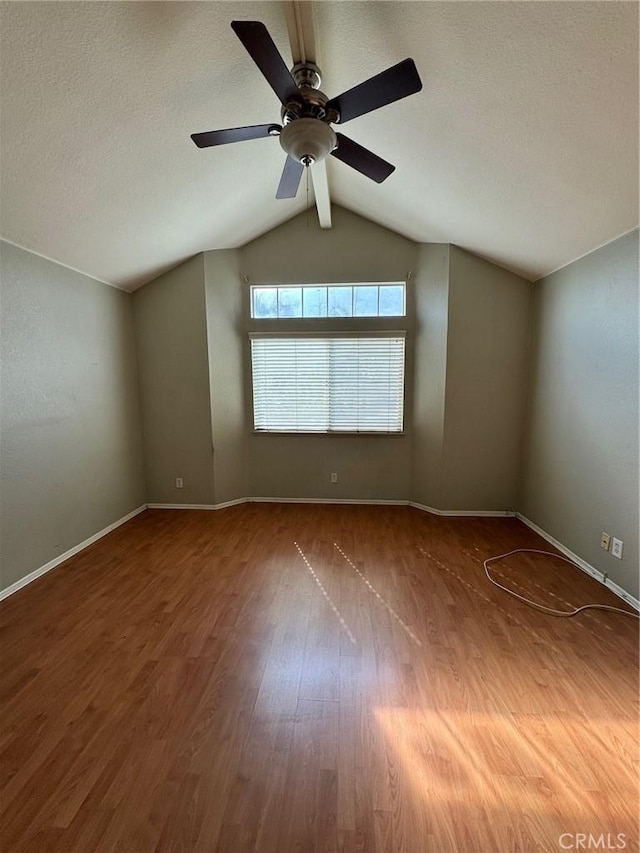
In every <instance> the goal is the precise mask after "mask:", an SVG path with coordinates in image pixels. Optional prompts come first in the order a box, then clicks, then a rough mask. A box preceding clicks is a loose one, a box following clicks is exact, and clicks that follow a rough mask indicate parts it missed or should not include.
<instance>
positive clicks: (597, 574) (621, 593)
mask: <svg viewBox="0 0 640 853" xmlns="http://www.w3.org/2000/svg"><path fill="white" fill-rule="evenodd" d="M516 518H517V519H518V520H519V521H521V522H522V523H523V524H526V525H527V527H530V528H531V530H533V531H534V532H535V533H537V534H538V536H541V537H542V538H543V539H546V541H547V542H548V543H549V544H550V545H553V547H554V548H557V550H558V551H560V553H561V554H564V556H565V557H568V558H569V559H570V560H571V562H572V563H575V564H576V566H577V567H578V568H579V569H582V571H583V572H586V573H587V574H588V575H590V576H591V577H592V578H595V579H596V580H597V581H598V583H601V584H602V585H603V586H606V587H607V589H610V590H611V592H613V593H614V594H615V595H617V596H618V598H621V599H622V600H623V601H626V603H627V604H630V605H631V607H633V608H634V609H635V610H639V611H640V601H638V599H637V598H634V597H633V596H632V595H631V594H630V593H628V592H627V591H626V589H623V588H622V587H621V586H618V584H617V583H614V581H612V580H611V578H609V577H608V576H606V575H605V574H604V573H603V572H601V571H599V570H598V569H596V568H594V567H593V566H592V565H591V564H590V563H587V561H586V560H583V559H582V557H579V556H578V555H577V554H574V553H573V551H571V550H570V549H569V548H567V547H566V545H563V544H562V542H558V540H557V539H554V538H553V536H551V534H550V533H547V531H546V530H543V529H542V527H538V525H537V524H535V522H533V521H531V519H530V518H527V517H526V515H522V513H520V512H517V513H516Z"/></svg>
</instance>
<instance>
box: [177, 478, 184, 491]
mask: <svg viewBox="0 0 640 853" xmlns="http://www.w3.org/2000/svg"><path fill="white" fill-rule="evenodd" d="M183 485H184V483H183V480H182V477H176V489H181V488H182V487H183Z"/></svg>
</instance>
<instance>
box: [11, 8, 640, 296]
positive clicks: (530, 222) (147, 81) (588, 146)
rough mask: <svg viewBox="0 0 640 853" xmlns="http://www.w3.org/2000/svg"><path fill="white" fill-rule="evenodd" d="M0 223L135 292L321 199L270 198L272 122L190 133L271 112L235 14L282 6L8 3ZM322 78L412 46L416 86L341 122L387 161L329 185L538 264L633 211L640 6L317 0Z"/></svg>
mask: <svg viewBox="0 0 640 853" xmlns="http://www.w3.org/2000/svg"><path fill="white" fill-rule="evenodd" d="M1 5H2V22H1V23H2V43H1V48H2V50H1V60H0V62H1V66H0V71H1V77H2V83H1V86H2V88H1V92H0V96H1V100H0V106H1V108H2V115H1V121H2V126H1V134H2V136H1V143H2V144H1V148H0V156H1V164H0V165H1V168H2V182H1V184H0V202H1V205H0V207H1V217H2V219H1V233H2V236H3V237H4V238H5V239H7V240H9V241H11V242H13V243H16V244H17V245H19V246H22V247H24V248H26V249H29V250H31V251H35V252H37V253H39V254H42V255H44V256H46V257H49V258H52V259H53V260H56V261H58V262H60V263H63V264H66V265H67V266H69V267H72V268H74V269H78V270H80V271H82V272H85V273H88V274H89V275H91V276H93V277H94V278H97V279H100V280H102V281H105V282H107V283H109V284H114V285H117V286H119V287H123V288H125V289H129V290H133V289H135V288H136V287H138V286H140V285H141V284H143V283H145V282H146V281H148V280H150V279H151V278H153V277H155V276H156V275H158V274H159V273H161V272H163V271H164V270H166V269H168V268H170V267H172V266H175V265H176V264H177V263H179V262H180V261H182V260H183V259H184V258H186V257H189V256H190V255H193V254H195V253H197V252H200V251H202V250H206V249H215V248H223V247H224V248H228V247H234V246H239V245H243V244H245V243H247V242H248V241H250V240H252V239H253V238H255V237H256V236H258V235H260V234H262V233H264V232H265V231H268V230H270V229H271V228H273V227H275V226H277V225H278V224H280V223H281V222H283V221H285V220H287V219H289V218H291V217H292V216H294V215H296V214H298V213H299V212H300V211H302V210H304V208H305V206H306V205H307V204H311V203H312V202H311V194H312V188H311V186H309V189H308V191H307V186H306V184H305V182H304V179H303V183H302V184H301V187H300V191H299V193H298V197H297V198H296V199H294V200H286V201H283V200H280V201H277V200H276V199H275V190H276V187H277V184H278V180H279V178H280V173H281V170H282V166H283V161H284V156H285V155H284V153H283V152H282V150H281V149H280V146H279V143H278V140H277V139H258V140H253V141H250V142H244V143H242V144H235V145H225V146H222V147H217V148H210V149H206V150H199V149H197V148H196V147H195V146H194V145H193V143H192V141H191V140H190V138H189V135H190V134H191V133H193V132H197V131H205V130H212V129H217V128H225V127H234V126H239V125H250V124H262V123H268V122H272V121H273V122H278V121H279V120H280V113H279V107H280V105H279V103H278V100H277V98H276V96H275V95H274V93H273V92H272V90H271V89H270V88H269V86H268V84H267V83H266V81H265V80H264V78H263V77H262V76H261V74H260V73H259V71H258V69H257V68H256V66H255V65H254V64H253V62H252V61H251V60H250V58H249V56H248V55H247V53H246V52H245V50H244V48H243V46H242V44H241V43H240V42H239V40H238V39H237V38H236V36H235V35H234V33H233V31H232V30H231V28H230V26H229V25H230V22H231V21H232V20H259V21H262V22H264V23H265V24H266V26H267V28H268V30H269V32H270V34H271V36H272V37H273V39H274V41H275V42H276V44H277V45H278V47H279V49H280V51H281V52H282V54H283V56H284V58H285V60H286V61H287V62H289V60H290V51H289V42H288V34H287V27H286V21H285V12H284V4H283V3H281V2H235V3H225V2H175V3H174V2H159V3H146V2H122V3H121V2H92V3H86V2H55V3H54V2H44V3H40V2H4V3H2V4H1ZM315 19H316V44H317V62H318V64H319V65H320V67H321V69H322V72H323V81H322V87H321V88H322V90H323V91H324V92H326V93H327V95H329V96H332V95H335V94H338V93H339V92H342V91H344V90H346V89H348V88H351V87H352V86H354V85H356V84H357V83H359V82H361V81H362V80H364V79H365V78H368V77H370V76H372V75H373V74H375V73H377V72H379V71H381V70H383V69H384V68H386V67H388V66H390V65H393V64H395V63H397V62H399V61H400V60H402V59H404V58H405V57H408V56H410V57H413V59H414V60H415V62H416V65H417V67H418V70H419V73H420V75H421V77H422V81H423V84H424V88H423V90H422V92H420V93H419V94H416V95H412V96H411V97H409V98H406V99H405V100H403V101H399V102H397V103H395V104H392V105H389V106H387V107H385V108H383V109H381V110H379V111H377V112H374V113H371V114H369V115H366V116H362V117H360V118H358V119H355V120H354V121H353V122H351V123H349V125H348V133H349V135H350V136H351V137H352V138H353V139H355V140H356V141H358V142H360V143H361V144H362V145H365V146H367V147H369V148H371V149H372V150H373V151H375V152H376V153H377V154H379V155H380V156H382V157H384V158H385V159H387V160H390V161H391V162H392V163H394V164H395V165H396V167H397V169H396V171H395V172H394V173H393V175H392V176H391V177H390V178H389V179H388V180H387V181H386V182H385V183H383V184H380V185H378V184H375V183H373V182H371V181H369V180H368V179H367V178H365V177H363V176H362V175H360V174H358V173H357V172H355V171H353V170H351V169H349V168H348V167H346V166H345V165H344V164H342V163H340V162H337V161H334V160H333V158H329V161H330V162H329V163H328V167H327V168H328V177H329V187H330V194H331V199H332V201H333V202H335V203H337V204H340V205H342V206H343V207H346V208H348V209H350V210H352V211H354V212H356V213H358V214H360V215H362V216H365V217H367V218H369V219H371V220H373V221H374V222H377V223H380V224H381V225H384V226H386V227H387V228H390V229H392V230H395V231H398V232H399V233H401V234H403V235H405V236H407V237H409V238H411V239H413V240H416V241H420V242H452V243H456V244H458V245H460V246H463V247H464V248H466V249H469V250H470V251H473V252H475V253H477V254H479V255H482V256H484V257H486V258H489V259H490V260H492V261H494V262H496V263H498V264H499V265H502V266H504V267H507V268H508V269H511V270H513V271H515V272H518V273H520V274H522V275H524V276H525V277H526V278H529V279H530V280H536V279H537V278H539V277H541V276H543V275H545V274H546V273H548V272H551V271H552V270H554V269H557V268H558V267H561V266H563V265H564V264H566V263H569V262H570V261H572V260H574V259H576V258H577V257H580V256H582V255H583V254H585V253H587V252H589V251H591V250H593V249H595V248H596V247H597V246H599V245H602V244H603V243H606V242H608V241H609V240H612V239H614V238H615V237H617V236H619V235H621V234H623V233H625V232H627V231H629V230H631V229H632V228H633V227H635V226H636V225H637V223H638V4H637V3H635V2H602V3H593V2H546V3H537V2H442V3H439V2H408V3H405V2H371V0H364V2H350V0H344V1H343V2H335V1H334V0H324V2H317V3H316V4H315Z"/></svg>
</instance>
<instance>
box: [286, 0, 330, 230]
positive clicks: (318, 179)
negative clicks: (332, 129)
mask: <svg viewBox="0 0 640 853" xmlns="http://www.w3.org/2000/svg"><path fill="white" fill-rule="evenodd" d="M284 7H285V15H286V18H287V30H288V31H289V44H290V45H291V58H292V60H293V63H294V65H295V64H296V63H298V62H313V63H316V64H317V63H318V54H317V49H316V27H315V14H314V6H313V3H312V2H311V0H287V2H285V4H284ZM311 180H312V181H313V194H314V196H315V200H316V207H317V209H318V220H319V221H320V227H321V228H331V201H330V199H329V181H328V178H327V164H326V162H325V161H322V162H320V163H316V164H315V165H314V166H312V167H311Z"/></svg>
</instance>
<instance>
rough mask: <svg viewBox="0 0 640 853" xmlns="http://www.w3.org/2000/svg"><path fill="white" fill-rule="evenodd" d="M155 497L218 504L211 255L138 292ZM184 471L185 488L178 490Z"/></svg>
mask: <svg viewBox="0 0 640 853" xmlns="http://www.w3.org/2000/svg"><path fill="white" fill-rule="evenodd" d="M133 307H134V318H135V327H136V342H137V351H138V369H139V375H140V402H141V409H142V424H143V431H144V463H145V474H146V483H147V501H148V502H149V503H170V504H172V503H185V504H212V503H214V502H215V493H214V468H213V447H212V439H211V404H210V387H209V353H208V344H207V313H206V295H205V274H204V258H203V256H202V255H197V256H196V257H194V258H191V259H190V260H188V261H185V263H183V264H181V265H180V266H179V267H176V268H175V269H173V270H170V271H169V272H167V273H165V274H164V275H162V276H160V277H159V278H157V279H155V280H154V281H152V282H150V283H149V284H147V285H145V286H144V287H142V288H140V290H137V291H136V292H135V293H134V294H133ZM176 477H182V478H183V481H184V488H182V489H177V488H176V486H175V481H176Z"/></svg>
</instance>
